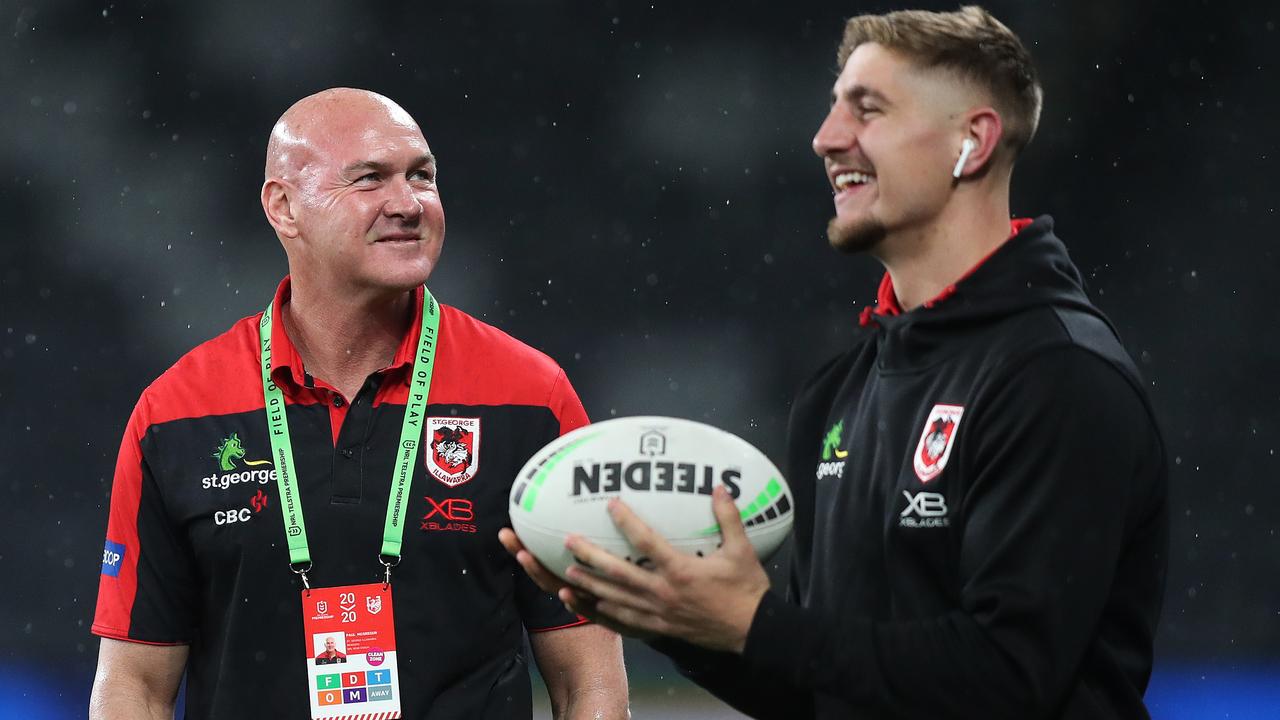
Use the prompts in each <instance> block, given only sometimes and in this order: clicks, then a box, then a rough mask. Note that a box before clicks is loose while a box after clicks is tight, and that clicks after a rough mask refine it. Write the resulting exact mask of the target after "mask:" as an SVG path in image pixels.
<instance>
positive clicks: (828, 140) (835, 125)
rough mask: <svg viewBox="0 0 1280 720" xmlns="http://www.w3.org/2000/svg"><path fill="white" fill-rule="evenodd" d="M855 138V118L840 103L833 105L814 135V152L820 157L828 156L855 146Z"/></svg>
mask: <svg viewBox="0 0 1280 720" xmlns="http://www.w3.org/2000/svg"><path fill="white" fill-rule="evenodd" d="M854 138H855V133H854V129H853V118H852V117H851V116H850V115H849V113H848V112H846V111H845V110H843V109H841V107H840V105H839V104H836V105H833V106H832V107H831V110H830V111H829V112H828V113H827V117H826V118H824V119H823V121H822V124H821V125H819V126H818V132H817V133H816V134H814V136H813V152H814V154H816V155H817V156H818V157H826V156H828V155H830V154H831V153H833V152H839V151H841V150H848V149H849V148H851V147H853V143H854Z"/></svg>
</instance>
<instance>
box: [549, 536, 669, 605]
mask: <svg viewBox="0 0 1280 720" xmlns="http://www.w3.org/2000/svg"><path fill="white" fill-rule="evenodd" d="M565 547H567V548H568V549H569V552H571V553H573V556H574V557H575V558H577V560H578V562H579V563H582V564H583V565H586V566H587V567H588V568H589V569H590V570H591V571H592V572H594V573H595V574H596V575H599V576H602V577H605V578H608V579H609V580H610V581H612V582H614V583H615V584H617V585H620V586H622V587H624V588H626V589H628V590H631V591H633V592H651V591H652V590H653V589H654V587H655V584H656V582H657V579H656V578H655V577H654V575H653V573H652V572H650V571H648V570H645V569H644V568H640V567H637V566H635V565H633V564H631V563H630V562H627V561H626V560H624V559H623V558H620V557H618V556H617V555H614V554H613V553H611V552H609V551H608V550H605V549H604V548H602V547H600V546H599V545H596V544H595V543H592V542H591V541H590V540H586V539H584V538H582V537H579V536H577V535H570V536H569V537H568V539H566V540H565Z"/></svg>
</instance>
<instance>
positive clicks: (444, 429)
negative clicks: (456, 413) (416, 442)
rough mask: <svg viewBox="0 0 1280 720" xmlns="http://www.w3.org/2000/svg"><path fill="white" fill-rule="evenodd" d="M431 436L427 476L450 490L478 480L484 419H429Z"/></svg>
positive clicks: (428, 427) (426, 461)
mask: <svg viewBox="0 0 1280 720" xmlns="http://www.w3.org/2000/svg"><path fill="white" fill-rule="evenodd" d="M427 432H428V433H429V434H430V438H431V440H430V442H429V443H428V446H429V448H430V450H431V452H429V453H425V454H424V457H423V462H424V463H425V464H426V466H427V472H429V473H431V476H432V477H434V478H435V479H437V480H439V481H440V482H442V483H444V484H445V485H448V486H449V487H457V486H458V485H461V484H462V483H464V482H467V481H468V480H470V479H471V478H473V477H475V476H476V472H477V471H478V470H479V469H480V418H458V417H429V418H427Z"/></svg>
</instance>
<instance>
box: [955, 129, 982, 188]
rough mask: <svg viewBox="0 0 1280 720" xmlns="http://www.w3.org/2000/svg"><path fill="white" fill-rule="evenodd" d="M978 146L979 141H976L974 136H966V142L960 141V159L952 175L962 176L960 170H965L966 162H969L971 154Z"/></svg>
mask: <svg viewBox="0 0 1280 720" xmlns="http://www.w3.org/2000/svg"><path fill="white" fill-rule="evenodd" d="M977 147H978V143H976V142H974V141H973V138H965V139H964V142H962V143H960V159H959V160H957V161H956V167H955V169H954V170H952V171H951V177H953V178H959V177H960V172H961V171H963V170H964V164H965V163H967V162H969V155H970V154H972V153H973V151H974V150H975V149H977Z"/></svg>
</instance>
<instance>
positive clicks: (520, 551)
mask: <svg viewBox="0 0 1280 720" xmlns="http://www.w3.org/2000/svg"><path fill="white" fill-rule="evenodd" d="M498 542H500V543H502V547H504V548H506V551H507V552H509V553H511V554H512V555H513V556H515V559H516V562H518V563H520V567H521V568H523V569H524V571H525V574H527V575H528V576H529V577H530V578H531V579H532V580H533V582H534V583H535V584H536V585H537V586H538V587H540V588H542V590H543V592H549V593H552V594H554V593H555V592H556V591H557V590H559V589H560V588H562V587H564V581H563V580H561V579H560V578H558V577H556V576H555V575H554V574H553V573H552V572H551V571H550V570H548V569H546V568H545V567H543V565H542V563H540V562H538V559H537V558H535V557H534V556H533V554H532V553H530V552H529V551H528V550H526V549H525V547H524V544H523V543H521V542H520V538H518V537H516V534H515V533H514V532H512V530H511V528H502V529H501V530H499V531H498Z"/></svg>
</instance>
